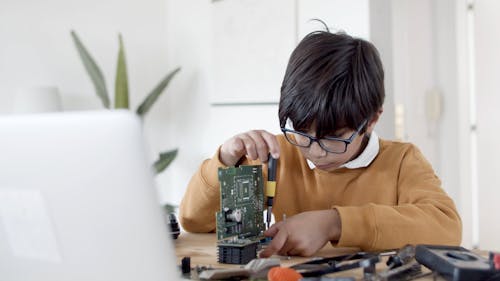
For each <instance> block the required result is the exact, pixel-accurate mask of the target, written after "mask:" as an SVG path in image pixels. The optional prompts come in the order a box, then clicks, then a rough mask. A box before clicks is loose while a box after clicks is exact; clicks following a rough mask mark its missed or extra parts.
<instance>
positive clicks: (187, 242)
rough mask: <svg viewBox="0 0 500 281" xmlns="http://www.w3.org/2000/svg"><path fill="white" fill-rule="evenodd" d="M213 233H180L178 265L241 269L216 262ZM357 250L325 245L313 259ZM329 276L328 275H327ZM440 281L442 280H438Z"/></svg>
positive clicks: (290, 260) (356, 273) (286, 262)
mask: <svg viewBox="0 0 500 281" xmlns="http://www.w3.org/2000/svg"><path fill="white" fill-rule="evenodd" d="M216 241H217V240H216V237H215V234H214V233H203V234H200V233H196V234H195V233H188V232H182V233H181V234H180V235H179V237H178V238H177V240H175V241H174V244H175V251H176V255H177V262H178V264H180V263H181V259H182V258H183V257H191V267H195V266H207V267H208V266H211V267H213V268H234V267H241V265H236V264H221V263H218V262H217V243H216ZM358 250H359V249H357V248H334V247H332V246H331V245H330V244H327V245H326V246H325V247H323V249H321V250H320V251H319V252H318V253H316V255H315V257H332V256H339V255H345V254H350V253H355V252H357V251H358ZM273 257H277V258H280V259H281V265H282V266H291V265H294V264H297V263H302V262H305V261H308V260H310V259H311V258H304V257H283V256H273ZM384 267H385V262H384V263H379V264H378V265H377V270H380V269H383V268H384ZM329 276H330V275H329ZM332 276H335V277H355V278H356V279H357V280H360V279H362V277H363V272H362V270H360V269H354V270H349V271H343V272H339V273H336V274H334V275H332ZM417 280H433V278H432V277H428V278H422V279H417ZM439 280H442V279H439Z"/></svg>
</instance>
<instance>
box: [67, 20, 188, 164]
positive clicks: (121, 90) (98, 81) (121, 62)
mask: <svg viewBox="0 0 500 281" xmlns="http://www.w3.org/2000/svg"><path fill="white" fill-rule="evenodd" d="M71 37H72V38H73V42H74V43H75V46H76V49H77V50H78V53H79V55H80V58H81V59H82V63H83V65H84V66H85V69H86V71H87V74H88V75H89V76H90V79H91V80H92V83H93V84H94V88H95V92H96V94H97V96H98V97H99V98H100V99H101V102H102V104H103V105H104V107H106V108H111V107H112V105H111V102H110V98H109V95H108V91H107V88H106V81H105V79H104V76H103V75H102V72H101V69H100V68H99V66H98V65H97V63H96V62H95V60H94V59H93V58H92V56H91V55H90V53H89V52H88V51H87V49H86V48H85V46H84V45H83V43H82V41H81V40H80V38H79V37H78V35H77V34H76V32H75V31H73V30H72V31H71ZM118 41H119V50H118V61H117V66H116V78H115V100H114V108H125V109H129V92H128V76H127V64H126V60H125V48H124V46H123V40H122V36H121V34H119V35H118ZM180 70H181V68H180V67H177V68H176V69H174V70H173V71H171V72H170V73H168V74H167V75H166V76H165V77H164V78H163V79H162V80H161V81H160V83H158V85H156V87H154V88H153V90H151V92H150V93H149V94H148V95H146V98H145V99H144V101H143V102H142V103H141V104H140V105H139V106H138V107H137V109H136V111H135V112H136V113H137V114H138V115H139V116H140V117H141V118H142V117H144V116H145V115H146V113H148V111H149V110H150V109H151V107H152V106H153V105H154V103H155V102H156V101H157V100H158V98H159V97H160V95H161V94H162V93H163V92H164V90H165V88H167V86H168V84H169V83H170V81H171V80H172V78H173V77H174V76H175V75H176V74H177V73H179V71H180ZM176 156H177V149H172V150H168V151H165V152H161V153H160V154H159V156H158V158H157V160H156V161H155V162H154V164H153V169H154V171H155V172H156V174H159V173H161V172H162V171H163V170H165V169H166V168H167V167H168V166H169V165H170V163H172V161H173V160H174V159H175V157H176Z"/></svg>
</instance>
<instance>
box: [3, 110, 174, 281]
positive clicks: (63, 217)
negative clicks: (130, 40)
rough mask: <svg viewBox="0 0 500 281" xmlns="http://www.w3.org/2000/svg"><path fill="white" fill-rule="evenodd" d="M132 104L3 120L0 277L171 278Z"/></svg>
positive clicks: (169, 251)
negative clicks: (126, 107)
mask: <svg viewBox="0 0 500 281" xmlns="http://www.w3.org/2000/svg"><path fill="white" fill-rule="evenodd" d="M150 167H151V163H150V161H148V159H147V157H146V156H145V149H144V144H143V137H142V128H141V122H140V120H139V119H138V117H136V115H134V114H132V113H130V112H129V111H125V110H124V111H97V112H73V113H49V114H47V113H45V114H38V115H21V116H6V117H1V118H0V279H1V280H3V281H18V280H19V281H20V280H22V281H35V280H36V281H45V280H46V281H49V280H50V281H54V280H71V281H80V280H81V281H83V280H85V281H88V280H106V281H109V280H119V281H125V280H130V281H132V280H134V281H137V280H148V281H152V280H162V281H164V280H175V279H178V278H177V276H179V274H178V273H177V271H176V268H175V264H176V258H175V255H174V250H173V246H172V242H171V238H170V235H169V234H168V233H167V226H166V223H165V221H164V220H163V216H162V212H161V207H160V204H159V201H158V199H157V195H156V190H155V188H154V185H153V178H152V170H151V169H150Z"/></svg>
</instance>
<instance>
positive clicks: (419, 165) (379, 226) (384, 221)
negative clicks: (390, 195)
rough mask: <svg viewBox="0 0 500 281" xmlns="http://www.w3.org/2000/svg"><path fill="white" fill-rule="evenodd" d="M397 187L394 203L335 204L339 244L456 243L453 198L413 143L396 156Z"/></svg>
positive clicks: (387, 246)
mask: <svg viewBox="0 0 500 281" xmlns="http://www.w3.org/2000/svg"><path fill="white" fill-rule="evenodd" d="M397 192H398V195H397V201H398V202H397V205H395V206H389V205H380V204H366V205H363V206H344V207H340V206H335V208H336V209H337V210H338V212H339V214H340V218H341V225H342V231H341V236H340V239H339V241H338V246H342V247H347V246H349V247H360V248H362V249H364V250H382V249H392V248H400V247H402V246H404V245H405V244H440V245H459V244H460V242H461V235H462V224H461V220H460V216H459V215H458V212H457V210H456V208H455V205H454V203H453V200H452V199H451V198H450V197H449V196H448V195H447V194H446V193H445V191H444V190H443V189H442V188H441V182H440V180H439V179H438V178H437V176H436V175H435V174H434V171H433V169H432V167H431V165H430V164H429V163H428V162H427V160H425V158H424V157H423V155H422V154H421V152H420V151H419V150H418V149H417V148H416V147H415V146H410V147H409V148H408V150H407V151H406V152H405V153H404V155H403V158H402V160H401V164H400V167H399V175H398V180H397Z"/></svg>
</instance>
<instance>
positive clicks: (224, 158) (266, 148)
mask: <svg viewBox="0 0 500 281" xmlns="http://www.w3.org/2000/svg"><path fill="white" fill-rule="evenodd" d="M269 153H271V155H272V157H273V158H276V159H277V158H279V156H280V149H279V145H278V140H277V139H276V136H275V135H273V134H271V133H269V132H267V131H264V130H252V131H248V132H245V133H241V134H238V135H236V136H234V137H232V138H230V139H228V140H227V141H226V142H225V143H224V144H223V145H222V146H221V148H220V154H219V158H220V161H221V162H222V163H223V164H224V165H226V166H234V165H235V164H236V163H238V161H239V160H240V159H241V158H242V157H243V156H245V155H246V156H247V157H248V158H250V159H252V160H256V159H260V160H261V161H262V162H266V161H267V158H268V155H269Z"/></svg>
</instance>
